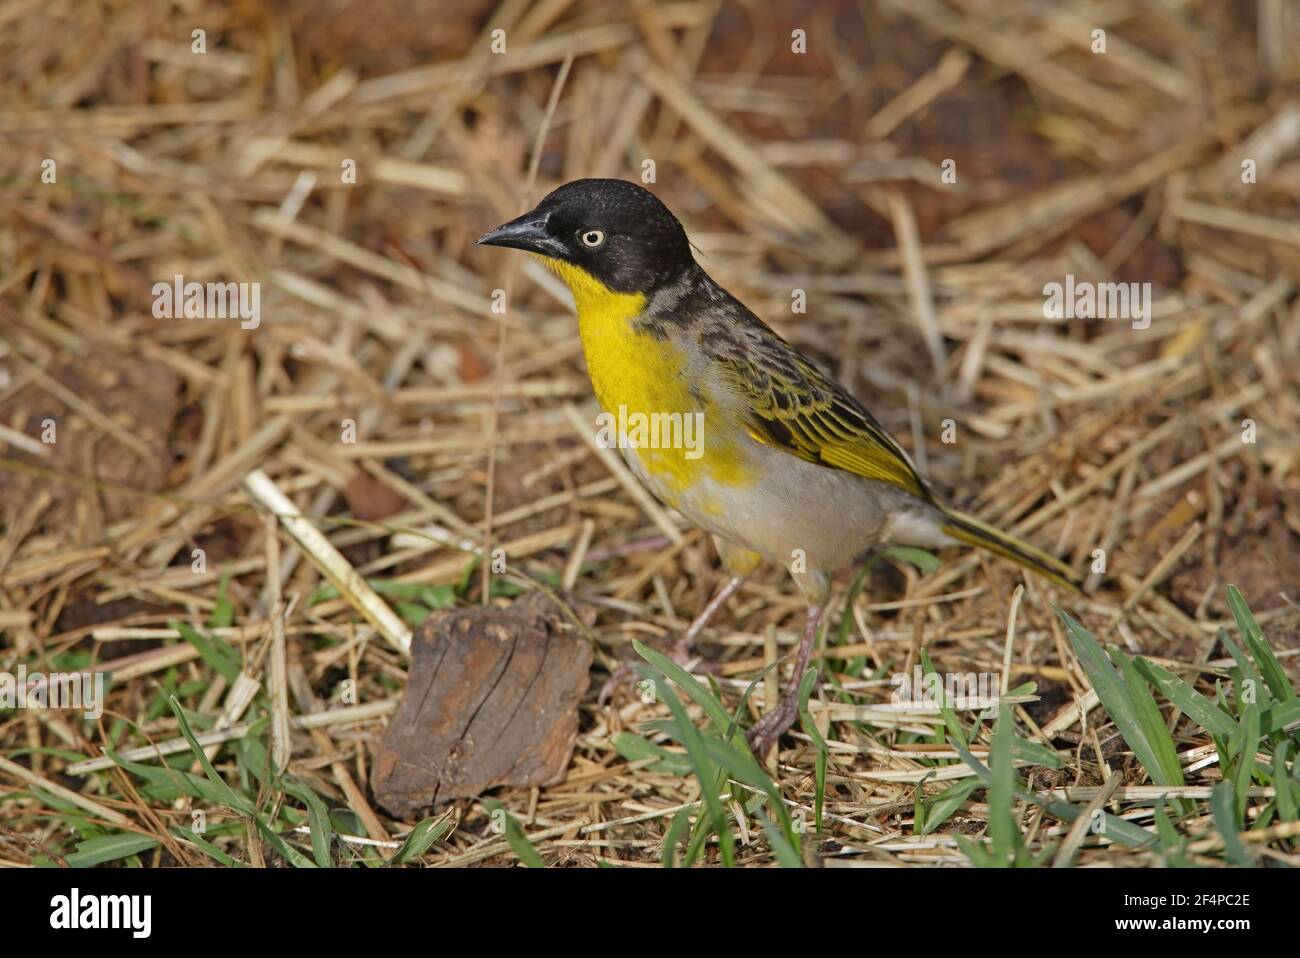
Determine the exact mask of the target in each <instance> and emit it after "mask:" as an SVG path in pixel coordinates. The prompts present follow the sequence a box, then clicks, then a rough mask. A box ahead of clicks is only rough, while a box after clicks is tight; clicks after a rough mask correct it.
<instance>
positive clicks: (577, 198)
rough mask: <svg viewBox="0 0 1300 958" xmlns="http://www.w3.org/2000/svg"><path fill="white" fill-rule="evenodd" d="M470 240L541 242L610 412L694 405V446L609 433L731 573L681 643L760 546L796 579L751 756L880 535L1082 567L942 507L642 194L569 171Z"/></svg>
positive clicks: (872, 427)
mask: <svg viewBox="0 0 1300 958" xmlns="http://www.w3.org/2000/svg"><path fill="white" fill-rule="evenodd" d="M478 242H479V243H480V244H485V245H489V246H504V247H508V248H511V249H520V250H526V251H527V252H530V253H535V254H537V255H538V256H539V257H541V259H542V261H543V262H544V263H545V264H546V265H547V266H548V267H550V268H551V269H552V270H554V271H555V272H556V273H557V274H558V275H559V277H560V278H561V279H562V280H563V281H564V282H565V283H566V284H567V285H568V287H569V289H570V291H571V292H572V293H573V299H574V303H575V305H576V307H577V313H578V329H579V332H580V335H581V338H582V347H583V352H584V353H585V356H586V360H587V372H588V374H589V375H590V377H591V384H592V386H593V387H594V389H595V393H596V398H597V399H598V400H599V402H600V405H601V406H602V407H603V408H604V409H605V410H606V411H607V412H609V413H611V414H615V415H617V414H618V412H619V410H620V407H622V409H623V410H624V411H625V412H626V414H627V416H626V421H635V420H633V419H632V414H635V413H642V414H644V415H645V416H646V417H647V419H648V417H650V416H651V415H652V414H655V413H659V414H669V415H671V414H681V415H682V416H689V415H696V414H699V415H700V416H701V417H702V418H699V419H696V420H695V421H696V422H701V423H702V424H703V434H702V439H703V441H702V444H701V446H700V448H699V449H698V450H697V451H696V454H695V455H693V456H692V455H690V454H688V450H686V449H666V448H655V447H653V446H652V445H650V444H648V443H644V442H643V443H642V444H641V445H640V447H633V446H632V445H631V443H630V442H629V441H622V442H620V447H621V451H622V454H623V456H624V458H625V459H626V461H627V463H628V465H629V466H630V467H631V469H632V471H633V472H634V473H635V474H636V475H637V477H638V478H639V479H640V480H641V481H642V482H643V483H644V484H645V486H646V487H647V488H648V489H649V490H650V491H651V492H652V493H653V494H654V495H655V496H656V497H657V498H659V499H660V500H661V501H663V502H664V503H666V504H667V505H669V506H671V507H672V508H673V509H675V510H677V511H678V512H679V513H681V514H682V515H683V516H685V517H686V518H687V519H688V520H690V521H691V522H693V523H695V524H696V525H698V526H700V527H701V528H703V529H705V530H707V531H708V532H710V533H712V535H713V539H714V542H715V543H716V545H717V548H718V553H719V555H720V557H721V559H722V562H723V565H724V566H725V567H726V569H727V571H728V572H729V573H730V578H729V580H728V581H727V583H726V584H725V585H723V586H722V588H721V589H720V590H719V591H718V592H717V593H716V594H715V595H714V596H713V598H712V599H710V600H709V602H708V604H707V605H706V606H705V608H704V610H703V611H702V612H701V613H700V615H699V617H698V618H697V619H696V620H695V621H694V622H693V623H691V626H690V628H689V629H688V630H687V631H686V633H685V634H684V635H683V636H682V638H681V639H680V640H679V642H678V643H677V646H676V649H675V651H676V653H677V654H678V655H679V656H680V655H682V654H684V653H685V652H686V650H688V649H689V647H690V646H691V644H692V643H693V642H694V641H695V639H696V638H697V637H698V636H699V634H700V632H701V630H702V629H703V628H704V625H705V623H707V622H708V620H709V618H710V617H711V616H712V615H713V613H714V612H715V611H716V610H717V609H718V608H719V607H721V605H722V604H723V603H724V602H725V601H726V600H727V598H728V597H729V596H731V595H732V594H733V593H734V592H735V591H736V589H738V588H739V587H740V585H741V583H742V582H743V581H744V579H745V577H746V576H748V575H749V574H750V573H751V572H753V570H754V569H755V568H756V567H757V566H758V565H759V563H760V562H761V560H763V559H767V560H768V561H770V562H775V563H778V564H780V565H782V566H785V567H786V568H787V569H789V570H790V572H791V575H792V576H793V577H794V579H795V582H796V583H797V584H798V586H799V589H800V590H801V592H802V593H803V596H804V598H805V600H806V601H807V603H808V617H807V623H806V626H805V629H804V633H803V640H802V642H801V643H800V645H799V652H798V656H797V659H796V665H795V670H794V678H793V681H792V683H791V685H790V687H789V688H788V690H787V691H786V693H785V694H784V695H783V696H782V698H781V701H780V704H779V705H778V706H777V707H776V708H775V709H773V710H771V711H769V712H768V713H767V714H766V715H764V716H763V718H761V719H760V720H759V721H758V722H757V723H756V724H755V725H754V727H753V728H752V729H751V730H750V733H749V739H750V742H751V744H753V745H754V746H755V748H756V751H757V752H758V754H759V755H760V756H761V755H764V754H766V753H767V751H768V749H769V748H770V747H771V746H772V745H773V744H774V743H775V742H776V740H777V739H778V738H779V737H780V736H781V734H782V733H784V732H785V731H786V729H788V728H789V727H790V726H791V725H792V724H793V723H794V720H795V717H796V714H797V709H798V702H797V694H798V686H799V681H800V679H801V678H802V676H803V675H804V673H805V671H806V670H807V668H808V662H809V658H810V656H811V654H812V648H813V643H814V641H815V638H816V635H817V624H818V620H819V619H820V617H821V613H822V608H823V606H824V604H825V602H826V598H827V594H828V592H829V588H830V577H831V575H832V574H833V573H834V572H835V571H836V570H839V569H842V568H844V567H846V566H850V565H853V564H855V563H858V562H860V561H862V560H863V559H864V558H865V557H866V556H867V555H868V554H869V553H871V552H872V551H873V550H876V549H879V548H881V547H882V546H887V545H894V544H898V545H909V546H918V547H921V548H938V547H942V546H948V545H954V544H958V543H965V544H967V545H972V546H978V547H980V548H983V549H987V550H988V551H989V552H992V553H994V554H995V555H998V556H1001V557H1003V558H1004V559H1009V560H1011V561H1012V562H1014V563H1017V564H1018V565H1021V566H1024V567H1025V568H1027V569H1031V570H1033V571H1034V572H1036V573H1038V574H1039V575H1042V576H1044V577H1045V578H1047V579H1049V580H1051V581H1053V582H1055V583H1057V584H1059V585H1062V586H1065V587H1067V588H1073V587H1074V586H1075V585H1076V583H1077V582H1078V581H1079V579H1078V577H1077V576H1076V574H1075V573H1074V572H1073V571H1071V569H1070V568H1069V567H1068V566H1066V565H1065V564H1063V563H1062V562H1060V561H1058V560H1057V559H1055V558H1053V557H1052V556H1050V555H1047V554H1046V553H1044V552H1042V551H1040V550H1038V549H1035V548H1034V547H1033V546H1030V545H1028V544H1026V543H1024V542H1021V541H1020V540H1018V539H1015V538H1013V537H1012V536H1009V535H1007V534H1006V533H1004V532H999V531H998V530H996V529H993V528H990V527H989V526H987V525H984V524H983V523H981V522H978V521H977V520H975V519H973V518H971V517H970V516H967V515H963V514H962V513H960V512H956V511H954V510H952V509H949V508H948V507H946V506H945V505H943V504H942V503H941V502H940V501H939V500H938V499H937V498H936V497H935V495H934V493H932V492H931V491H930V489H929V487H928V486H927V485H926V483H925V482H924V481H923V480H922V479H921V477H920V476H918V475H917V473H916V470H915V469H914V468H913V467H912V464H911V463H910V461H909V460H908V458H907V455H906V454H905V453H904V452H903V450H902V449H901V448H900V447H899V445H898V443H896V442H895V441H894V440H893V438H891V437H890V435H889V434H888V433H887V432H886V431H885V430H884V428H883V427H882V426H881V425H880V423H878V422H877V421H876V419H875V417H874V416H872V415H871V413H870V412H868V411H867V409H866V407H864V406H863V405H862V404H861V403H860V402H858V401H857V400H856V399H854V398H853V396H852V395H850V394H849V392H848V391H847V390H846V389H844V387H842V386H841V385H840V384H839V383H837V382H835V380H833V379H831V378H830V377H829V376H827V375H826V374H824V373H823V372H822V371H821V370H819V369H818V368H817V366H816V365H814V364H813V363H812V362H811V361H809V360H808V359H806V358H804V357H803V356H802V355H800V354H799V352H798V351H797V350H795V349H794V347H792V346H791V345H790V344H789V343H787V342H786V341H785V340H784V339H782V338H781V337H780V336H778V335H777V334H776V333H775V332H773V331H772V330H771V329H770V328H769V327H768V326H767V325H766V324H765V323H763V321H762V320H760V319H759V318H758V317H757V316H755V315H754V314H753V313H752V312H750V311H749V310H748V309H747V308H746V307H745V306H744V304H743V303H741V302H740V301H739V300H737V299H736V298H735V297H734V296H732V295H731V294H730V293H728V292H727V291H726V290H725V289H723V288H722V287H721V286H719V285H718V284H717V283H716V282H714V281H713V280H712V279H711V278H710V277H709V276H708V274H707V273H705V272H704V270H703V269H701V268H700V266H699V264H698V263H696V262H695V258H694V256H693V255H692V254H691V246H690V243H689V241H688V240H687V238H686V231H685V230H684V229H683V228H682V224H681V223H680V222H678V220H677V217H675V216H673V214H672V213H671V212H670V211H669V210H668V208H667V207H666V206H664V204H663V203H661V202H660V201H659V200H658V199H657V198H656V197H655V196H654V194H652V193H650V192H649V191H648V190H646V189H643V188H642V187H640V186H638V185H636V184H634V183H629V182H625V181H623V180H606V179H585V180H575V181H573V182H571V183H566V184H565V185H564V186H561V187H560V188H559V189H557V190H555V191H554V192H553V193H551V194H550V195H548V196H547V197H546V198H545V199H543V200H542V201H541V203H539V204H538V205H537V207H536V209H533V210H531V211H530V212H528V213H525V214H524V215H523V216H520V217H518V218H517V219H513V220H511V221H510V222H509V223H506V224H504V225H502V226H498V227H497V228H496V229H494V230H492V231H491V232H490V233H488V234H487V235H485V236H484V237H482V238H481V239H480V240H479V241H478ZM625 438H626V437H625Z"/></svg>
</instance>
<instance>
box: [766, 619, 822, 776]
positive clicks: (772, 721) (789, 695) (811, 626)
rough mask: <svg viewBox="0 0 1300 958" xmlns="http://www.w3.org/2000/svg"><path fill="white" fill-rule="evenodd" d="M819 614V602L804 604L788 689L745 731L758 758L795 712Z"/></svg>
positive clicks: (795, 715) (784, 728)
mask: <svg viewBox="0 0 1300 958" xmlns="http://www.w3.org/2000/svg"><path fill="white" fill-rule="evenodd" d="M821 616H822V607H821V606H820V605H810V606H808V620H807V622H805V623H804V629H803V641H801V642H800V643H799V655H798V656H797V657H796V659H795V663H794V677H793V678H792V679H791V685H790V688H789V689H787V690H786V693H785V694H784V695H782V696H781V701H780V703H779V704H778V705H777V707H776V708H775V709H773V710H772V711H770V712H768V713H767V714H766V715H764V716H763V717H762V718H761V719H759V720H758V721H757V722H755V723H754V727H753V728H751V729H750V730H749V733H748V735H747V738H748V739H749V745H750V748H752V749H753V750H754V754H755V755H756V756H757V757H758V758H759V759H760V760H761V759H762V758H763V756H764V755H766V754H767V753H768V751H769V750H770V749H771V748H772V746H773V745H775V744H776V741H777V739H779V738H780V737H781V736H782V735H784V734H785V731H786V730H787V729H788V728H789V727H790V726H791V725H793V724H794V720H795V719H796V718H797V717H798V715H799V686H800V685H801V684H802V683H803V675H804V673H805V672H806V671H808V661H809V660H810V659H811V658H812V649H813V642H815V641H816V639H817V623H818V622H819V621H821Z"/></svg>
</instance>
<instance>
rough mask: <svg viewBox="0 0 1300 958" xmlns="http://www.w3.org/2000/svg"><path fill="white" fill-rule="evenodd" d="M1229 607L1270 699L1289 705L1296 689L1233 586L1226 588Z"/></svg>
mask: <svg viewBox="0 0 1300 958" xmlns="http://www.w3.org/2000/svg"><path fill="white" fill-rule="evenodd" d="M1228 607H1229V608H1230V609H1232V617H1233V618H1234V619H1236V620H1237V631H1239V632H1240V633H1241V638H1242V641H1243V642H1245V643H1246V648H1247V649H1249V650H1250V655H1251V658H1253V659H1254V660H1255V665H1256V666H1258V668H1259V671H1260V674H1261V675H1262V676H1263V677H1264V682H1265V684H1266V685H1268V690H1269V691H1270V692H1272V693H1273V697H1274V698H1275V699H1277V700H1278V701H1279V702H1289V701H1292V700H1293V699H1295V698H1297V695H1296V691H1295V689H1293V688H1292V687H1291V683H1290V681H1288V680H1287V677H1286V672H1285V671H1283V669H1282V664H1281V663H1280V662H1278V660H1277V656H1275V655H1274V654H1273V650H1272V648H1270V647H1269V644H1268V640H1267V639H1266V638H1264V630H1263V629H1261V628H1260V627H1259V623H1258V622H1256V621H1255V616H1254V614H1253V613H1252V612H1251V611H1250V606H1248V605H1246V600H1245V599H1244V598H1242V595H1241V592H1240V591H1239V590H1238V589H1237V587H1236V586H1235V585H1229V586H1228Z"/></svg>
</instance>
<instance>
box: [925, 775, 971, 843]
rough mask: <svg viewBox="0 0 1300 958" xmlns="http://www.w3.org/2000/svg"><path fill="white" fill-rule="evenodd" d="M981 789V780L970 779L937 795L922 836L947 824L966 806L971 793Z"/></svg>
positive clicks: (928, 812) (928, 813) (932, 803)
mask: <svg viewBox="0 0 1300 958" xmlns="http://www.w3.org/2000/svg"><path fill="white" fill-rule="evenodd" d="M979 787H980V781H979V779H977V778H970V779H966V780H965V781H961V782H957V783H956V784H954V785H950V786H949V787H948V788H946V789H944V790H943V791H942V792H940V793H939V794H938V795H936V796H935V798H934V800H933V801H932V802H931V803H930V808H929V811H927V812H926V814H925V824H924V825H923V826H922V827H921V832H920V834H922V835H929V834H930V833H931V832H933V831H934V830H935V829H936V828H938V827H939V826H940V825H942V824H943V823H944V822H946V821H947V820H948V819H949V818H951V817H952V816H953V815H954V814H955V813H956V811H957V810H958V809H959V808H961V807H962V806H963V805H965V804H966V801H967V799H969V798H970V794H971V792H973V791H975V789H977V788H979Z"/></svg>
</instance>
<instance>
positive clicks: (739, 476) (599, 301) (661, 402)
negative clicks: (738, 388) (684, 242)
mask: <svg viewBox="0 0 1300 958" xmlns="http://www.w3.org/2000/svg"><path fill="white" fill-rule="evenodd" d="M541 259H542V261H543V262H544V263H545V264H546V266H547V267H549V268H550V269H551V270H552V271H553V272H555V274H556V275H558V276H559V277H560V279H562V280H564V283H565V285H566V286H568V287H569V291H570V292H572V293H573V301H574V305H575V306H576V307H577V312H578V334H579V336H580V337H581V339H582V351H583V354H584V355H585V356H586V359H587V374H588V376H590V377H591V385H592V389H593V390H594V391H595V393H596V399H597V401H598V402H599V403H600V405H601V408H602V409H604V410H605V411H606V412H607V413H610V414H611V416H619V415H621V414H623V413H626V414H627V415H628V416H631V415H633V414H637V413H641V414H644V415H645V416H647V417H651V416H654V415H655V414H660V415H662V414H665V413H666V414H669V415H671V414H680V415H682V416H694V415H699V416H700V417H701V418H700V420H699V421H701V422H703V423H706V424H707V423H708V422H709V421H710V419H712V421H713V422H714V423H715V424H716V423H717V419H716V418H714V417H710V416H709V415H708V413H709V412H710V409H711V407H712V403H711V402H709V400H708V398H707V397H703V398H701V397H698V396H695V395H692V393H691V390H690V388H689V385H688V383H689V377H688V375H687V355H686V353H685V352H684V351H683V350H682V349H681V348H680V347H678V346H677V345H676V344H674V343H673V342H672V341H671V340H669V339H666V338H661V337H657V336H653V335H651V334H650V333H645V332H639V331H637V330H636V329H635V327H634V326H633V320H635V319H636V317H637V316H639V315H640V314H641V313H642V311H644V309H645V306H646V297H645V294H644V293H620V292H617V291H616V290H613V289H610V288H609V287H608V286H606V285H605V284H604V283H602V282H601V281H600V280H598V279H596V277H594V276H592V275H591V274H590V273H588V272H587V271H586V270H584V269H582V268H581V267H578V266H574V265H573V264H571V263H566V262H563V261H562V260H558V259H552V258H550V257H546V256H543V257H541ZM721 438H722V437H720V436H718V435H716V434H708V433H705V434H704V441H703V443H702V444H701V448H702V450H703V454H702V455H700V456H699V457H698V458H690V457H688V456H687V455H685V454H684V452H685V451H684V450H682V449H673V448H647V447H644V446H638V449H637V452H638V457H639V458H640V460H641V462H642V464H643V465H644V466H645V468H646V470H647V471H648V472H650V473H651V474H652V475H654V476H655V477H656V478H657V479H658V480H659V481H660V482H661V483H662V484H663V486H664V490H663V491H664V492H665V493H666V494H667V496H668V498H669V499H670V500H672V499H673V498H675V497H677V496H678V495H680V494H681V493H683V492H685V491H686V490H688V489H690V488H691V487H692V486H693V485H694V484H695V483H696V481H697V480H698V479H700V478H702V477H704V476H708V477H710V478H713V479H716V480H718V481H720V482H723V483H726V484H728V485H731V486H735V485H748V484H749V482H750V481H752V479H753V477H752V476H749V475H748V474H747V472H748V471H747V470H746V469H745V466H744V463H743V461H742V460H741V457H740V450H739V448H738V447H737V446H736V444H735V443H734V442H722V441H720V440H721ZM670 505H674V506H676V505H678V503H677V502H672V501H670ZM706 508H707V506H706Z"/></svg>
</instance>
